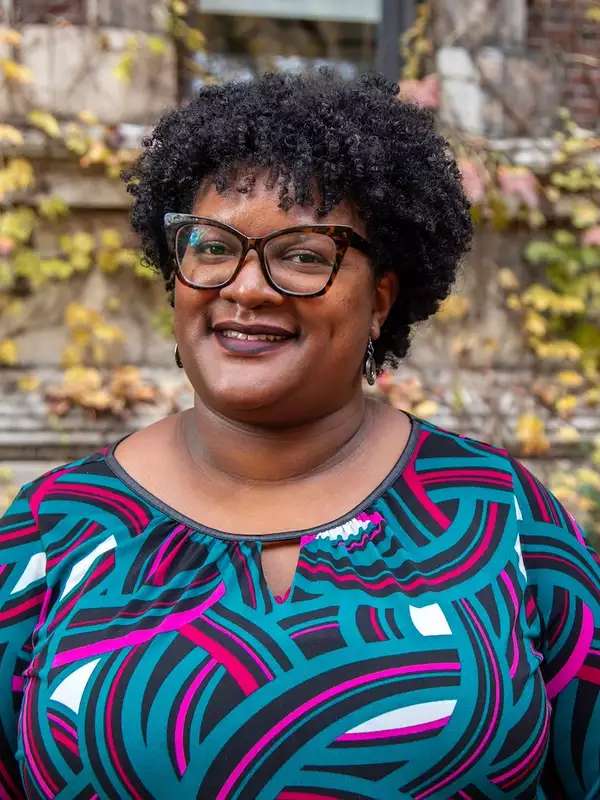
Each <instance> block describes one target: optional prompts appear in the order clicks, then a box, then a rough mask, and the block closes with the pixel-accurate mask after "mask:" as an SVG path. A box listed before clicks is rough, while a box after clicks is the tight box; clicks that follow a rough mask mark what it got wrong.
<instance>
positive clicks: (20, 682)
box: [11, 675, 25, 692]
mask: <svg viewBox="0 0 600 800" xmlns="http://www.w3.org/2000/svg"><path fill="white" fill-rule="evenodd" d="M23 686H25V678H24V677H23V676H22V675H13V676H12V681H11V689H12V690H13V692H22V691H23Z"/></svg>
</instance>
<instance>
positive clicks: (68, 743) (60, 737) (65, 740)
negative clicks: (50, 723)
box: [52, 728, 79, 758]
mask: <svg viewBox="0 0 600 800" xmlns="http://www.w3.org/2000/svg"><path fill="white" fill-rule="evenodd" d="M52 736H53V737H54V739H55V740H56V741H57V742H60V743H61V744H63V745H64V746H65V747H66V748H67V750H70V751H71V752H72V753H73V755H75V756H77V757H78V758H79V748H78V747H77V745H76V744H75V742H74V741H73V740H72V739H69V737H68V736H65V734H64V733H63V732H62V731H60V730H59V729H58V728H54V729H53V731H52Z"/></svg>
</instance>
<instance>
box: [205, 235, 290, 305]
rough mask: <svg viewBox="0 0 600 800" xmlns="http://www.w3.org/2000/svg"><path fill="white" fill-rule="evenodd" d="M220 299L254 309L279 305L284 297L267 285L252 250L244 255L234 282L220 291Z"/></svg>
mask: <svg viewBox="0 0 600 800" xmlns="http://www.w3.org/2000/svg"><path fill="white" fill-rule="evenodd" d="M220 294H221V297H222V298H223V299H224V300H230V301H231V302H232V303H237V304H238V305H240V306H243V307H245V308H255V307H257V306H261V305H263V304H264V303H269V304H271V305H281V303H283V302H284V297H283V295H281V294H280V293H279V292H278V291H276V290H275V289H273V287H272V286H269V284H268V283H267V280H266V277H265V275H264V273H263V270H262V266H261V263H260V258H259V255H258V253H257V252H256V250H254V248H252V249H251V250H249V251H248V252H247V253H246V258H245V259H244V263H243V264H242V266H241V267H240V269H239V271H238V274H237V275H236V276H235V278H234V280H233V281H231V283H229V284H228V285H227V286H224V287H223V288H222V289H221V292H220Z"/></svg>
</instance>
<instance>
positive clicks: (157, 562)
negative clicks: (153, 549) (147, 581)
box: [148, 525, 187, 585]
mask: <svg viewBox="0 0 600 800" xmlns="http://www.w3.org/2000/svg"><path fill="white" fill-rule="evenodd" d="M185 529H186V527H185V525H177V526H176V527H175V528H173V530H172V531H171V533H170V534H169V535H168V536H167V538H166V539H165V541H164V542H163V543H162V544H161V546H160V548H159V550H158V553H157V554H156V558H155V559H154V563H153V564H152V566H151V568H150V572H149V573H148V577H149V578H151V577H152V576H153V575H154V573H155V572H159V576H158V578H159V581H160V584H161V585H162V584H163V583H164V581H165V578H164V575H165V572H166V569H167V567H168V565H169V564H170V563H171V562H172V560H173V558H174V557H175V555H176V554H177V552H178V550H179V548H180V547H181V545H182V544H183V543H184V542H185V541H186V539H187V537H186V536H182V537H181V541H180V542H179V545H178V546H176V547H174V549H173V552H172V553H171V554H170V556H169V557H168V558H167V559H165V563H164V564H162V563H161V562H162V559H163V555H164V553H166V552H167V550H168V549H169V547H170V545H171V540H172V539H175V538H176V537H177V536H178V534H179V533H180V532H181V531H184V530H185Z"/></svg>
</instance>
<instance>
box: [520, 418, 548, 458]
mask: <svg viewBox="0 0 600 800" xmlns="http://www.w3.org/2000/svg"><path fill="white" fill-rule="evenodd" d="M516 435H517V439H518V440H519V443H520V444H521V447H522V448H523V453H524V454H525V455H526V456H528V455H529V456H533V455H542V454H543V453H546V452H547V451H548V450H549V449H550V442H549V440H548V437H547V436H546V430H545V425H544V421H543V420H542V419H540V418H539V417H538V416H537V415H535V414H521V416H520V417H519V418H518V419H517V428H516Z"/></svg>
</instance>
